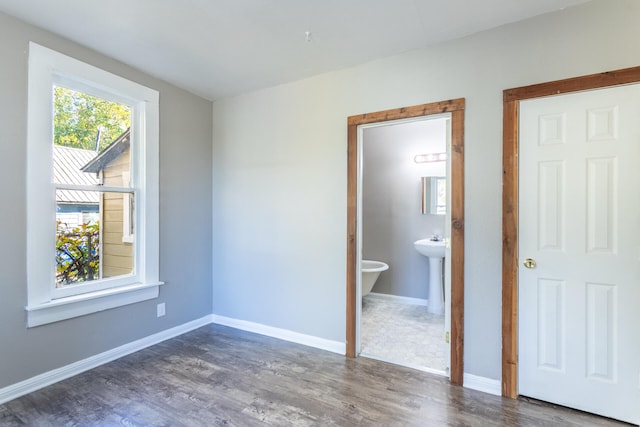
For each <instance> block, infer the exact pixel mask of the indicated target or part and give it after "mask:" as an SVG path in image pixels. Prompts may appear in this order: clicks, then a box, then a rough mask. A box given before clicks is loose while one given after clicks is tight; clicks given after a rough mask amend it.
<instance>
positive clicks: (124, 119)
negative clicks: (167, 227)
mask: <svg viewBox="0 0 640 427" xmlns="http://www.w3.org/2000/svg"><path fill="white" fill-rule="evenodd" d="M53 98H54V99H53V100H54V119H53V121H54V129H53V160H54V162H53V163H54V182H55V183H56V184H70V185H99V184H104V185H112V186H129V183H128V182H126V183H123V182H122V180H121V178H122V172H123V171H127V172H130V169H131V167H130V156H129V152H130V144H131V138H130V131H129V129H130V123H131V108H129V107H128V106H126V105H123V104H119V103H117V102H112V101H107V100H105V99H102V98H97V97H94V96H91V95H89V94H86V93H82V92H78V91H74V90H71V89H67V88H64V87H61V86H54V87H53Z"/></svg>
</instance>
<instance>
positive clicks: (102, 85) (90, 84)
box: [25, 42, 162, 327]
mask: <svg viewBox="0 0 640 427" xmlns="http://www.w3.org/2000/svg"><path fill="white" fill-rule="evenodd" d="M54 84H62V85H65V86H67V87H71V88H72V89H75V90H81V91H83V92H86V93H89V94H91V95H94V96H99V97H102V98H106V99H110V100H114V101H117V102H121V103H123V104H127V105H131V106H133V107H134V108H133V111H134V115H133V117H132V123H131V132H132V139H133V140H134V141H135V144H133V146H134V147H132V152H131V155H132V158H136V159H137V160H136V161H137V167H136V168H134V170H133V176H132V177H131V179H132V187H133V192H134V194H135V197H136V210H135V215H136V217H135V224H136V235H135V241H136V243H135V255H134V256H135V257H136V263H135V264H136V269H135V271H134V272H133V274H132V275H130V276H124V277H118V278H114V279H105V280H100V281H99V282H100V283H99V284H98V286H97V287H93V288H91V291H88V292H85V293H81V294H77V295H69V292H68V291H67V292H65V290H61V289H55V287H54V281H55V257H54V256H53V242H55V187H54V185H53V179H52V173H53V172H52V171H53V168H52V161H53V160H52V159H53V156H52V144H51V135H52V132H53V128H52V126H53V117H52V114H53V108H52V102H53V101H52V87H53V85H54ZM27 111H28V121H27V306H26V307H25V309H26V312H27V326H28V327H32V326H38V325H42V324H46V323H51V322H56V321H59V320H64V319H69V318H72V317H77V316H82V315H85V314H89V313H94V312H98V311H102V310H106V309H109V308H114V307H118V306H121V305H126V304H132V303H135V302H139V301H144V300H148V299H152V298H157V296H158V294H159V286H160V285H162V282H160V279H159V236H158V234H159V233H158V232H159V214H158V210H159V201H158V177H159V154H158V146H159V94H158V92H157V91H156V90H153V89H150V88H147V87H145V86H142V85H139V84H137V83H135V82H132V81H130V80H127V79H124V78H122V77H119V76H116V75H114V74H111V73H109V72H107V71H104V70H101V69H99V68H96V67H94V66H91V65H89V64H86V63H84V62H81V61H78V60H76V59H74V58H71V57H69V56H66V55H63V54H61V53H58V52H55V51H53V50H51V49H48V48H45V47H43V46H40V45H38V44H36V43H33V42H30V43H29V93H28V110H27ZM80 286H82V285H80ZM87 288H88V287H85V289H87Z"/></svg>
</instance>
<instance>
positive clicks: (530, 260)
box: [523, 258, 536, 268]
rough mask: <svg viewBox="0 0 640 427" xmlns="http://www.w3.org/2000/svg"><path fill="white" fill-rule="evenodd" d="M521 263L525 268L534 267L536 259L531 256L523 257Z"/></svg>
mask: <svg viewBox="0 0 640 427" xmlns="http://www.w3.org/2000/svg"><path fill="white" fill-rule="evenodd" d="M523 264H524V266H525V267H527V268H536V260H535V259H533V258H525V260H524V262H523Z"/></svg>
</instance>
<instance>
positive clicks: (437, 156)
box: [413, 153, 447, 163]
mask: <svg viewBox="0 0 640 427" xmlns="http://www.w3.org/2000/svg"><path fill="white" fill-rule="evenodd" d="M445 160H447V153H431V154H416V156H415V157H414V158H413V161H414V162H416V163H431V162H444V161H445Z"/></svg>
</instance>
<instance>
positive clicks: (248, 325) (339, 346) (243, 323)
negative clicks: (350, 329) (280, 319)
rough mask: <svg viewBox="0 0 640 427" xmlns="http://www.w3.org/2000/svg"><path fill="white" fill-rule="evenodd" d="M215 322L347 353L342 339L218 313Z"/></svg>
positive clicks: (334, 351) (322, 348) (213, 317)
mask: <svg viewBox="0 0 640 427" xmlns="http://www.w3.org/2000/svg"><path fill="white" fill-rule="evenodd" d="M212 319H213V323H216V324H218V325H223V326H229V327H231V328H235V329H241V330H243V331H247V332H253V333H256V334H260V335H266V336H268V337H272V338H278V339H281V340H285V341H290V342H294V343H296V344H302V345H306V346H309V347H315V348H319V349H321V350H327V351H331V352H333V353H338V354H343V355H344V354H346V352H347V347H346V344H345V343H343V342H340V341H332V340H328V339H324V338H319V337H316V336H313V335H305V334H301V333H299V332H294V331H290V330H287V329H280V328H275V327H273V326H267V325H263V324H260V323H254V322H249V321H247V320H239V319H233V318H230V317H225V316H219V315H217V314H213V315H212Z"/></svg>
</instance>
